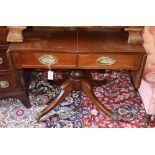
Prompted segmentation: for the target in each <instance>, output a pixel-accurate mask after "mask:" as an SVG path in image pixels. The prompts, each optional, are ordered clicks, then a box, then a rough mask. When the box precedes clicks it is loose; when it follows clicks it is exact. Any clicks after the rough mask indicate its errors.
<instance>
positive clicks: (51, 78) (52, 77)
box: [48, 70, 54, 80]
mask: <svg viewBox="0 0 155 155" xmlns="http://www.w3.org/2000/svg"><path fill="white" fill-rule="evenodd" d="M53 79H54V72H53V71H51V70H49V71H48V80H53Z"/></svg>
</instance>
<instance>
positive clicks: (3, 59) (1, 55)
mask: <svg viewBox="0 0 155 155" xmlns="http://www.w3.org/2000/svg"><path fill="white" fill-rule="evenodd" d="M8 69H9V62H8V59H7V56H6V51H0V71H5V70H8Z"/></svg>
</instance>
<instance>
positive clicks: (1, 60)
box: [0, 57, 3, 65]
mask: <svg viewBox="0 0 155 155" xmlns="http://www.w3.org/2000/svg"><path fill="white" fill-rule="evenodd" d="M2 63H3V59H2V58H1V57H0V65H1V64H2Z"/></svg>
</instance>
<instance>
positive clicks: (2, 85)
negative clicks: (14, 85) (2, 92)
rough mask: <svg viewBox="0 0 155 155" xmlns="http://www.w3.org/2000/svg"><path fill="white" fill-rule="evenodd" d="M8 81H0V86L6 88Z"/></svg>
mask: <svg viewBox="0 0 155 155" xmlns="http://www.w3.org/2000/svg"><path fill="white" fill-rule="evenodd" d="M8 87H9V82H7V81H0V88H8Z"/></svg>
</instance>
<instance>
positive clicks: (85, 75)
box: [37, 70, 120, 121]
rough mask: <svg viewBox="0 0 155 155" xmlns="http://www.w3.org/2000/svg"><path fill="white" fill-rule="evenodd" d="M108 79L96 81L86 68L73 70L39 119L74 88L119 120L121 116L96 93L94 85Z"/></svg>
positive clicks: (103, 82)
mask: <svg viewBox="0 0 155 155" xmlns="http://www.w3.org/2000/svg"><path fill="white" fill-rule="evenodd" d="M105 83H106V80H103V81H94V80H92V78H91V74H90V73H89V71H86V70H72V71H70V72H69V79H67V80H65V81H64V82H63V84H62V85H61V88H62V91H61V93H60V94H59V95H58V97H57V98H56V99H55V100H54V101H52V102H51V103H50V104H49V105H48V106H47V107H46V108H45V109H43V110H42V111H41V112H40V113H39V114H38V117H37V119H38V120H40V118H42V117H43V116H44V115H46V114H47V113H48V112H50V111H51V110H53V109H54V108H55V107H56V106H58V105H59V104H60V103H62V101H63V100H64V99H65V98H66V97H67V96H68V95H69V93H70V92H71V91H73V90H76V91H83V92H84V93H85V95H86V96H88V97H89V99H90V100H91V101H92V103H93V104H95V105H96V106H97V107H98V108H99V109H100V110H101V111H102V112H104V113H106V114H107V115H108V116H109V117H111V118H113V119H114V120H115V121H118V120H119V119H120V117H119V116H118V115H116V114H114V113H113V112H112V111H111V110H109V109H107V108H106V107H105V106H104V105H103V104H101V103H100V101H99V100H98V98H97V97H96V96H95V95H94V92H93V87H94V86H97V85H102V84H105Z"/></svg>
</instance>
